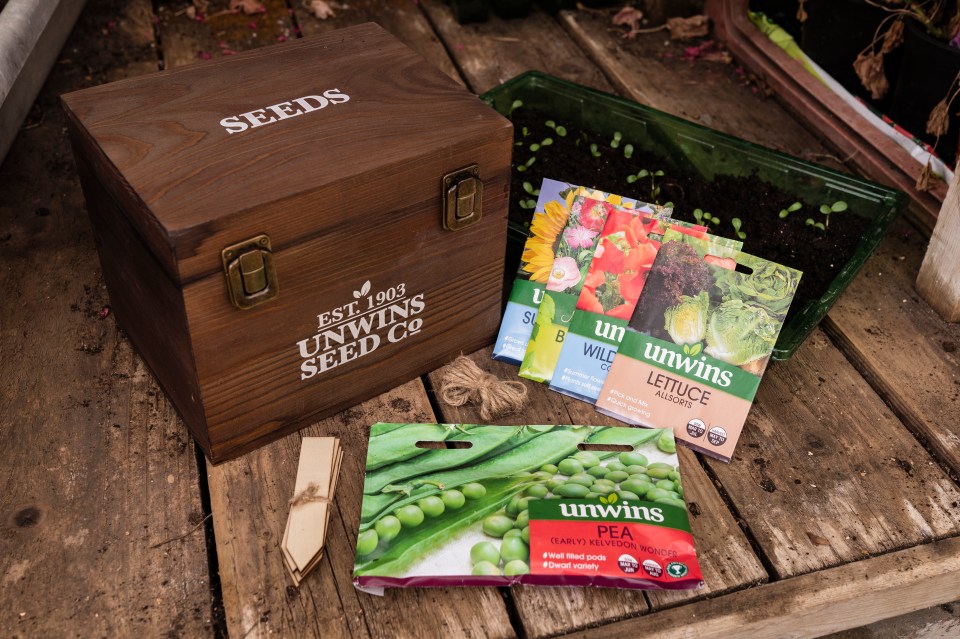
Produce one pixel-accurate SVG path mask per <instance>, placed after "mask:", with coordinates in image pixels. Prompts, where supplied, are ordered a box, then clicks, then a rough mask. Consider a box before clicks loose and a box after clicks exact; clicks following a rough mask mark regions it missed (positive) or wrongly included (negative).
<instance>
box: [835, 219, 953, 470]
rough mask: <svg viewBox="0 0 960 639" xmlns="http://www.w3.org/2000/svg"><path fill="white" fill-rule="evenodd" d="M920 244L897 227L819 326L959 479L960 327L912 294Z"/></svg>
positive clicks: (908, 231) (907, 229) (922, 246)
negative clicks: (949, 321) (821, 325)
mask: <svg viewBox="0 0 960 639" xmlns="http://www.w3.org/2000/svg"><path fill="white" fill-rule="evenodd" d="M926 244H927V243H926V240H925V239H924V238H923V237H922V236H921V235H920V234H919V233H917V232H916V231H914V230H912V229H911V228H910V227H909V226H908V225H907V224H906V223H901V224H899V225H898V226H897V227H896V228H895V229H894V230H893V232H892V233H891V234H890V236H889V237H887V239H886V240H885V241H884V242H883V244H881V245H880V247H879V249H878V250H877V252H876V253H875V254H874V255H873V257H871V258H870V261H869V262H867V264H866V265H865V266H864V268H863V271H862V272H861V273H860V275H859V276H857V278H856V279H854V281H853V282H852V283H851V284H850V288H848V289H847V291H846V292H845V293H844V294H843V297H841V298H840V300H839V301H838V302H837V304H836V306H834V307H833V309H831V311H830V314H829V315H828V317H827V321H826V324H825V327H826V330H827V332H828V334H829V335H830V337H831V338H833V339H834V340H835V341H836V342H837V343H838V344H840V345H841V347H842V348H843V350H844V352H845V353H846V354H847V357H849V358H850V359H851V360H852V361H853V362H854V364H855V365H856V367H857V368H858V369H859V370H860V371H861V373H863V374H864V375H865V376H866V377H867V379H868V380H870V383H871V384H872V385H873V386H874V387H875V388H876V389H877V391H878V392H879V393H880V394H881V396H882V397H883V398H884V401H886V402H887V404H889V405H890V406H891V407H892V408H893V410H894V411H896V413H897V415H898V416H899V417H900V419H902V420H903V421H904V422H905V423H906V424H907V425H908V426H909V427H910V428H911V429H912V430H913V431H914V432H917V433H920V434H921V436H922V437H923V438H924V440H925V441H926V442H927V443H928V445H929V446H930V447H931V448H932V450H933V451H934V452H935V453H936V454H937V455H938V456H939V457H940V458H941V459H943V460H945V461H946V463H948V464H949V465H950V467H951V468H952V469H953V470H954V471H955V472H958V473H960V424H958V423H957V419H956V417H957V414H958V413H960V324H948V323H947V322H944V321H943V320H942V319H941V318H940V317H939V316H938V315H937V314H936V312H935V311H934V310H933V309H931V308H930V306H928V305H927V304H926V303H925V302H924V301H923V300H922V299H921V298H920V297H919V296H918V295H917V293H916V291H915V290H914V286H913V282H914V278H915V277H916V273H917V270H918V269H919V268H920V263H921V261H922V260H923V253H924V249H925V248H926Z"/></svg>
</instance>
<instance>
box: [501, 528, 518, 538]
mask: <svg viewBox="0 0 960 639" xmlns="http://www.w3.org/2000/svg"><path fill="white" fill-rule="evenodd" d="M520 534H521V533H520V529H519V528H511V529H510V530H508V531H507V532H505V533H503V538H504V539H510V538H512V537H520Z"/></svg>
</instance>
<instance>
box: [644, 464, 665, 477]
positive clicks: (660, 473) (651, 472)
mask: <svg viewBox="0 0 960 639" xmlns="http://www.w3.org/2000/svg"><path fill="white" fill-rule="evenodd" d="M669 474H670V470H669V469H668V468H658V467H654V466H647V476H648V477H652V478H653V479H666V478H667V475H669Z"/></svg>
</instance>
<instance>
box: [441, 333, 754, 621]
mask: <svg viewBox="0 0 960 639" xmlns="http://www.w3.org/2000/svg"><path fill="white" fill-rule="evenodd" d="M491 352H492V349H490V348H487V349H484V350H482V351H478V352H476V353H473V354H472V355H471V356H470V358H471V359H472V360H473V361H474V362H476V363H477V365H478V366H480V368H482V369H483V370H485V371H487V372H490V373H492V374H494V375H497V376H498V377H499V378H500V379H506V380H514V379H519V380H520V381H521V382H522V383H523V384H524V385H525V386H526V388H527V392H528V395H527V402H526V406H525V408H524V410H523V412H521V413H520V414H516V415H509V416H507V417H505V418H503V419H501V420H499V421H498V422H496V423H503V424H522V423H570V424H602V425H613V426H624V424H623V423H621V422H618V421H616V420H613V419H611V418H609V417H607V416H605V415H601V414H600V413H597V412H596V411H595V410H594V409H593V406H591V405H589V404H586V403H585V402H581V401H577V400H575V399H571V398H569V397H566V396H564V395H561V394H559V393H554V392H552V391H550V390H548V389H547V387H546V386H545V385H543V384H537V383H535V382H531V381H529V380H525V379H520V378H519V377H517V368H516V367H515V366H510V365H509V364H504V363H502V362H496V361H493V360H492V359H491ZM442 375H443V372H442V369H441V370H439V371H435V372H434V373H432V374H431V375H430V376H429V379H430V382H431V384H432V385H433V387H434V388H436V387H437V386H438V385H439V383H440V378H441V377H442ZM439 407H440V410H441V411H442V415H441V416H442V418H443V420H444V421H448V422H465V423H476V422H478V421H480V422H482V421H483V420H481V418H480V416H479V415H478V413H477V410H476V408H475V407H473V406H465V407H460V408H457V407H452V406H448V405H446V404H443V403H442V402H441V403H440V404H439ZM680 455H681V457H682V461H681V464H682V465H683V475H684V485H685V486H686V491H687V495H688V499H689V503H690V510H691V512H692V513H693V514H692V516H691V526H692V529H693V533H694V538H695V539H696V543H697V553H698V556H699V557H700V562H701V567H702V569H703V571H704V579H705V581H706V582H707V587H706V588H703V589H701V590H698V591H693V592H651V593H648V596H649V597H650V599H651V601H652V602H653V604H654V607H655V608H659V607H663V606H669V605H675V604H677V603H679V602H682V601H687V600H689V599H695V598H702V597H705V596H708V595H709V596H715V595H717V594H721V593H724V592H729V591H731V590H735V589H738V588H743V587H746V586H748V585H752V584H756V583H759V582H761V581H763V580H765V579H766V572H765V570H764V569H763V566H762V565H761V563H760V561H759V560H758V559H757V557H756V556H755V555H754V553H753V551H752V549H751V548H750V543H749V541H748V540H747V538H746V537H745V536H744V534H743V532H742V531H741V530H740V529H739V528H738V526H737V523H736V520H735V519H734V518H733V516H732V515H731V514H730V512H729V511H728V510H727V508H726V506H725V504H724V503H723V500H722V499H721V497H720V495H719V494H718V493H717V489H716V488H715V487H714V486H713V483H712V482H711V481H710V479H709V478H708V477H707V475H706V473H705V472H704V470H703V468H702V467H701V466H700V464H699V463H698V462H697V460H696V458H695V457H694V455H693V454H692V453H690V451H687V450H681V452H680ZM511 592H512V594H513V597H514V600H515V602H516V606H517V610H518V612H519V614H520V618H521V621H522V622H523V625H524V630H525V631H526V633H527V635H528V636H529V637H547V636H551V635H555V634H557V633H560V632H565V631H569V630H571V629H574V628H583V627H588V626H592V625H598V624H602V623H606V622H609V621H612V620H615V619H620V618H624V617H629V616H636V615H640V614H644V613H646V612H647V611H648V610H649V609H650V606H649V605H648V603H647V602H646V601H645V600H644V599H643V598H641V597H639V596H638V593H632V592H626V591H617V590H605V589H594V588H524V587H518V588H514V589H513V590H512V591H511ZM543 610H551V611H552V612H551V614H549V615H544V614H543V612H542V611H543Z"/></svg>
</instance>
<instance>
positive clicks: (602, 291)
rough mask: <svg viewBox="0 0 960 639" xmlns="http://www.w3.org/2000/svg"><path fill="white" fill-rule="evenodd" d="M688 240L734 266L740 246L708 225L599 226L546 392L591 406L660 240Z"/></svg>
mask: <svg viewBox="0 0 960 639" xmlns="http://www.w3.org/2000/svg"><path fill="white" fill-rule="evenodd" d="M685 236H691V237H694V238H699V239H701V240H705V242H701V243H697V244H695V245H694V247H695V248H697V249H700V250H704V251H706V253H705V254H703V255H700V257H701V258H702V259H706V260H708V261H713V262H714V263H716V264H719V265H721V266H724V267H725V268H731V269H732V268H735V266H736V263H735V262H734V261H733V259H731V258H732V257H733V256H734V255H735V254H736V253H737V252H738V251H739V250H740V247H741V246H742V245H743V243H742V242H740V241H738V240H730V239H726V238H721V237H717V236H714V235H709V234H708V233H707V231H706V227H704V226H697V225H693V224H689V223H686V222H680V221H676V220H660V219H655V218H649V217H646V218H644V217H643V216H638V215H637V213H636V212H632V211H631V212H614V213H611V214H610V216H609V217H608V218H607V223H606V224H605V225H604V227H603V232H602V234H601V239H600V244H599V246H598V247H597V251H596V254H595V255H594V258H593V261H592V262H591V263H590V269H589V271H588V272H587V277H586V280H585V282H584V287H583V290H582V291H581V292H580V297H579V299H578V300H577V307H576V310H575V311H574V313H573V319H572V320H571V322H570V329H569V330H568V331H567V335H566V337H565V338H564V341H563V345H562V348H561V350H560V357H559V359H558V360H557V365H556V369H555V371H554V374H553V379H552V380H551V381H550V389H551V390H554V391H557V392H560V393H564V394H565V395H569V396H571V397H574V398H576V399H580V400H583V401H587V402H590V403H591V404H592V403H595V402H596V401H597V397H599V395H600V389H601V388H602V387H603V382H604V380H606V378H607V371H609V370H610V365H611V363H612V362H613V358H614V355H616V353H617V350H618V349H619V347H620V340H621V339H622V338H623V335H624V332H625V328H626V326H627V321H628V320H629V319H630V317H631V316H632V315H633V312H634V310H635V308H636V305H637V302H638V300H639V297H640V295H641V293H642V291H643V287H644V284H645V283H646V280H647V276H648V274H649V272H650V269H651V268H652V266H653V261H654V259H655V258H656V256H657V252H658V250H659V248H660V244H661V242H664V241H671V240H680V241H683V240H682V238H684V237H685Z"/></svg>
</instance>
